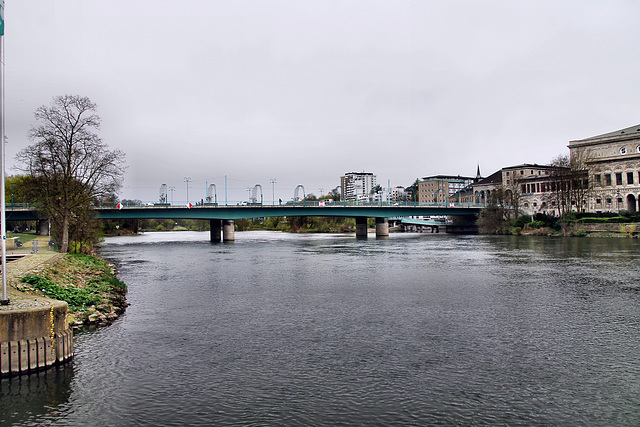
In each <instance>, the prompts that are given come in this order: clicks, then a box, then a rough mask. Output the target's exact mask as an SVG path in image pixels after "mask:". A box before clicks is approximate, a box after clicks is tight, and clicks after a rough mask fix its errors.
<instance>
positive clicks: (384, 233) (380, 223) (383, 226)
mask: <svg viewBox="0 0 640 427" xmlns="http://www.w3.org/2000/svg"><path fill="white" fill-rule="evenodd" d="M376 237H389V220H388V219H387V218H376Z"/></svg>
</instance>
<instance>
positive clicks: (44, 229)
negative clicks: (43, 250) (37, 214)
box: [38, 219, 49, 236]
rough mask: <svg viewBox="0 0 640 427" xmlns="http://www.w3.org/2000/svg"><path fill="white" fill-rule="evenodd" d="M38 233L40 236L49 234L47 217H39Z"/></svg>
mask: <svg viewBox="0 0 640 427" xmlns="http://www.w3.org/2000/svg"><path fill="white" fill-rule="evenodd" d="M38 234H39V235H41V236H48V235H49V220H48V219H41V220H40V221H38Z"/></svg>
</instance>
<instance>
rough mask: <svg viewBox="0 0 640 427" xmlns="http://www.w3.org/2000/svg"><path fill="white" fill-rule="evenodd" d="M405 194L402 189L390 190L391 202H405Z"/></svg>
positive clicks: (399, 187) (398, 187)
mask: <svg viewBox="0 0 640 427" xmlns="http://www.w3.org/2000/svg"><path fill="white" fill-rule="evenodd" d="M406 198H407V193H406V192H405V190H404V187H402V186H397V187H394V188H392V189H391V201H392V202H401V201H404V200H406Z"/></svg>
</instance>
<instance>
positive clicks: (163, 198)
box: [158, 184, 168, 203]
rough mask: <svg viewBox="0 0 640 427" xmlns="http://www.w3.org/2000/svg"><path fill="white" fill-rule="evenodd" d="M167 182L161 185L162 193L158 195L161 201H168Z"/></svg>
mask: <svg viewBox="0 0 640 427" xmlns="http://www.w3.org/2000/svg"><path fill="white" fill-rule="evenodd" d="M167 189H168V187H167V184H162V185H161V186H160V194H159V197H158V200H159V201H160V203H167Z"/></svg>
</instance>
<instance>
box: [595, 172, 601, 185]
mask: <svg viewBox="0 0 640 427" xmlns="http://www.w3.org/2000/svg"><path fill="white" fill-rule="evenodd" d="M596 185H602V179H601V176H600V174H598V175H596Z"/></svg>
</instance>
